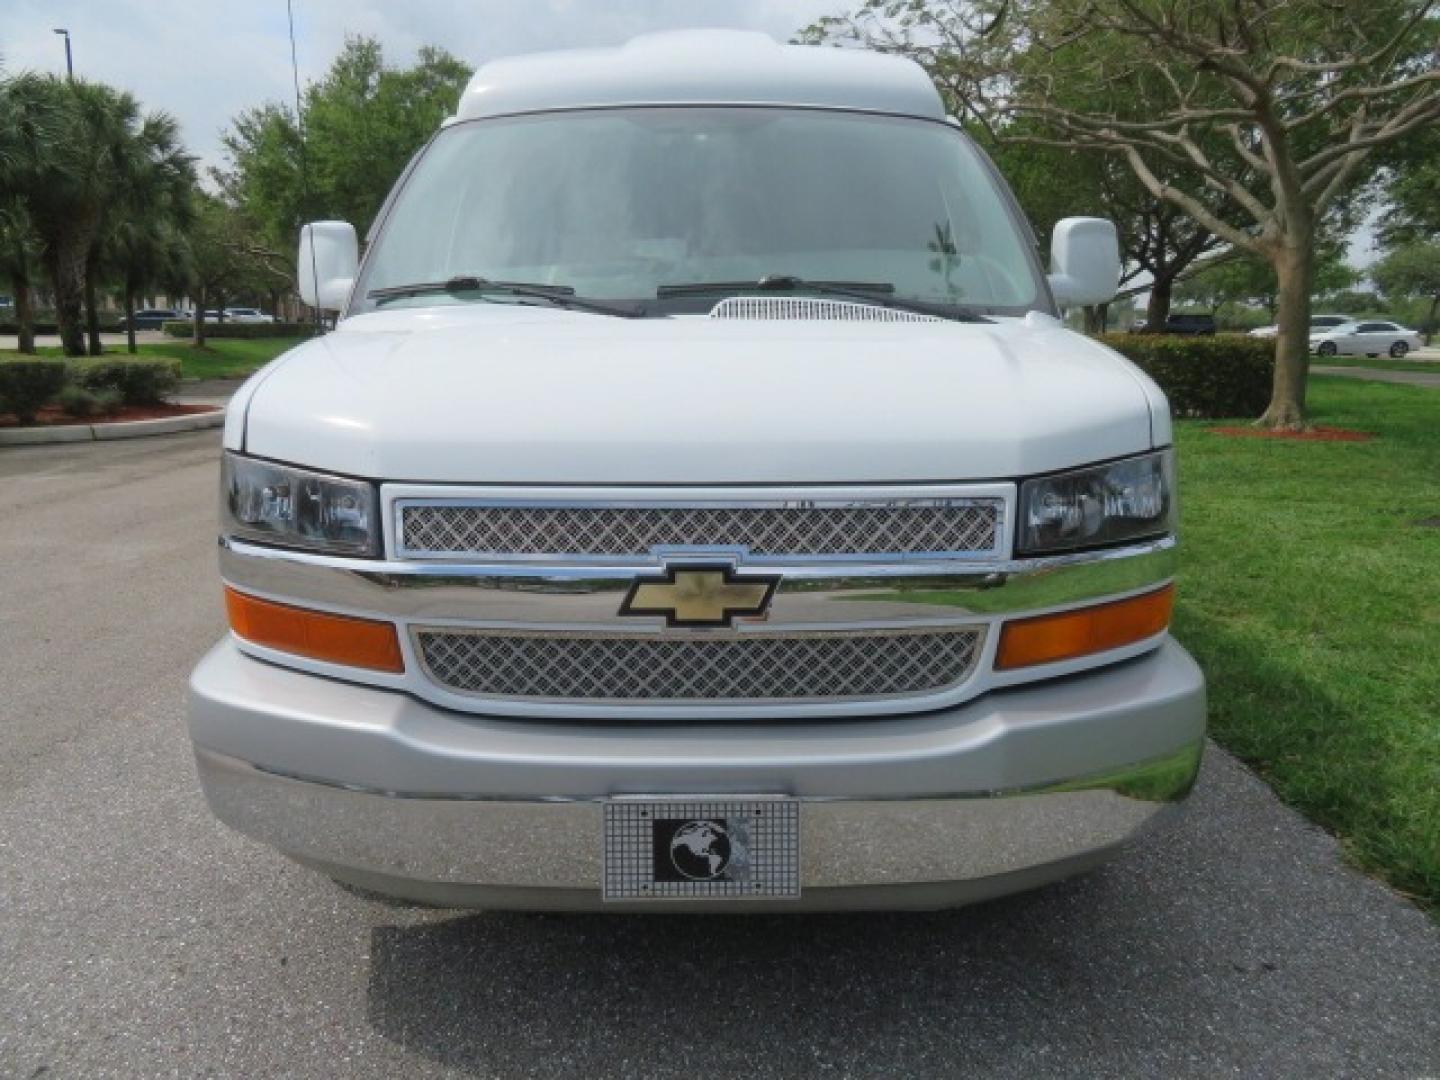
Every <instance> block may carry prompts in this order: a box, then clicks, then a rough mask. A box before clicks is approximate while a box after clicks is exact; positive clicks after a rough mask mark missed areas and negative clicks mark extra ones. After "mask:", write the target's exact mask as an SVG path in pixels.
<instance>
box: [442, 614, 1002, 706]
mask: <svg viewBox="0 0 1440 1080" xmlns="http://www.w3.org/2000/svg"><path fill="white" fill-rule="evenodd" d="M415 636H416V641H417V643H418V645H419V652H420V655H421V658H422V659H423V661H424V665H425V669H426V672H427V673H428V674H429V676H430V678H431V679H433V680H434V681H435V682H437V683H439V684H440V685H441V686H444V687H446V688H447V689H450V690H454V691H458V692H460V693H462V694H474V695H483V696H486V697H502V698H511V699H515V698H519V699H530V700H547V701H571V702H575V701H588V702H641V703H651V704H657V703H664V702H712V703H724V702H735V703H744V702H756V701H798V700H807V699H808V700H817V699H818V700H827V701H833V700H836V699H855V698H873V697H898V696H902V695H910V694H921V693H927V692H928V693H933V692H935V691H938V690H940V689H943V688H946V687H949V686H953V685H955V684H957V683H959V682H961V681H963V680H964V679H965V678H967V677H968V676H969V674H970V671H971V669H972V668H973V667H974V665H975V661H976V658H977V657H978V655H979V651H980V640H981V631H980V630H979V629H978V628H975V627H958V628H957V627H944V628H938V629H937V628H933V627H930V628H923V629H903V630H875V631H846V632H816V633H796V634H793V635H791V634H787V635H785V636H779V635H761V634H749V635H729V636H716V637H709V636H705V637H694V638H646V637H630V636H622V635H618V634H608V635H607V634H588V635H587V634H577V633H569V632H562V631H553V632H545V631H534V632H531V631H524V632H512V631H496V630H463V629H422V630H418V631H417V632H416V635H415Z"/></svg>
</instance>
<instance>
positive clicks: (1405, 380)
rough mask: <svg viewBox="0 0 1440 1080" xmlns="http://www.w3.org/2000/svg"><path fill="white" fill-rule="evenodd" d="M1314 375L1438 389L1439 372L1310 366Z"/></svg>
mask: <svg viewBox="0 0 1440 1080" xmlns="http://www.w3.org/2000/svg"><path fill="white" fill-rule="evenodd" d="M1310 370H1311V371H1312V372H1314V373H1315V374H1316V375H1339V376H1340V377H1341V378H1343V379H1373V380H1375V381H1376V382H1388V383H1401V384H1402V385H1405V386H1430V387H1435V388H1437V389H1440V370H1437V369H1433V368H1432V369H1430V370H1428V371H1427V370H1420V371H1390V370H1387V369H1385V368H1361V367H1336V366H1335V365H1333V364H1311V365H1310Z"/></svg>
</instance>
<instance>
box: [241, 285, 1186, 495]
mask: <svg viewBox="0 0 1440 1080" xmlns="http://www.w3.org/2000/svg"><path fill="white" fill-rule="evenodd" d="M1152 412H1153V413H1154V414H1155V417H1154V422H1153V431H1152ZM231 413H232V415H231V417H230V422H229V424H228V425H227V429H226V444H227V445H228V446H231V447H232V448H241V446H242V444H243V448H244V449H245V450H246V452H248V453H251V454H256V455H260V456H262V457H269V458H274V459H277V460H281V461H287V462H291V463H295V464H301V465H307V466H310V467H313V468H316V469H322V470H328V471H334V472H340V473H347V474H351V475H356V476H365V477H373V478H376V479H388V480H410V481H435V482H468V483H567V484H572V483H573V484H602V483H615V484H652V483H653V484H700V483H718V484H726V483H827V482H850V483H854V482H885V481H890V482H897V481H947V480H978V479H999V478H1005V477H1014V476H1022V475H1027V474H1032V473H1040V472H1047V471H1052V470H1056V469H1062V468H1066V467H1069V466H1073V465H1077V464H1082V463H1085V462H1090V461H1098V460H1102V459H1105V458H1111V457H1119V456H1122V455H1125V454H1132V453H1137V452H1141V451H1144V450H1147V449H1149V448H1150V447H1151V446H1152V445H1160V444H1162V443H1164V442H1168V441H1169V426H1168V425H1169V419H1168V414H1167V413H1166V411H1165V404H1164V398H1163V396H1162V395H1161V394H1160V392H1159V390H1158V389H1156V388H1155V386H1154V384H1153V383H1151V382H1150V381H1149V379H1147V378H1146V377H1145V376H1144V375H1142V374H1141V373H1140V372H1139V371H1138V370H1137V369H1135V368H1134V367H1133V366H1132V365H1130V364H1129V363H1128V362H1127V361H1125V360H1123V359H1122V358H1121V357H1119V356H1118V355H1117V354H1115V353H1113V352H1111V351H1110V350H1108V349H1106V348H1104V347H1102V346H1100V345H1098V344H1096V343H1094V342H1092V341H1090V340H1088V339H1086V338H1084V337H1081V336H1080V335H1078V334H1074V333H1071V332H1069V331H1067V330H1065V329H1063V328H1062V327H1061V326H1060V325H1059V324H1058V323H1057V322H1056V321H1055V320H1054V319H1051V318H1049V317H1048V316H1043V315H1030V316H1028V317H1026V318H1025V319H1012V320H997V321H995V322H992V323H983V324H982V323H977V324H970V323H956V322H936V323H930V322H923V323H858V322H856V323H847V322H783V321H741V320H734V321H732V320H724V319H711V318H706V317H704V316H693V317H676V318H670V319H616V318H610V317H606V316H598V315H590V314H585V313H580V312H567V311H559V310H552V309H546V308H538V307H522V306H517V305H508V304H506V305H501V304H495V305H473V306H468V305H467V306H465V307H458V306H457V307H453V308H452V307H444V308H428V309H409V310H396V311H390V312H383V313H375V314H369V315H362V316H357V317H355V318H352V319H348V320H346V321H344V322H343V323H342V324H341V327H340V329H338V330H337V331H336V332H334V333H331V334H328V335H326V336H325V337H323V338H320V339H317V340H315V341H312V342H308V343H306V344H305V345H302V346H300V347H299V348H297V349H294V350H292V351H291V352H289V353H287V354H286V355H285V356H283V357H281V358H280V359H278V360H277V361H275V362H274V363H273V364H271V365H270V366H269V367H267V368H265V369H264V370H262V371H261V372H259V373H257V375H256V376H255V377H254V378H253V379H252V380H251V383H250V384H247V386H246V387H245V388H244V389H243V390H242V392H241V393H240V394H237V395H236V399H235V401H234V402H233V403H232V410H231Z"/></svg>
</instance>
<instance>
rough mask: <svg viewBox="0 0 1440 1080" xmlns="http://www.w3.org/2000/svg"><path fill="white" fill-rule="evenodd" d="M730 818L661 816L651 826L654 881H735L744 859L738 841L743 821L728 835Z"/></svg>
mask: <svg viewBox="0 0 1440 1080" xmlns="http://www.w3.org/2000/svg"><path fill="white" fill-rule="evenodd" d="M728 826H729V822H728V821H726V820H720V819H716V818H702V819H699V820H691V821H686V820H683V819H676V818H662V819H659V820H657V821H656V822H655V824H654V826H653V831H654V837H655V847H654V852H655V880H656V881H734V880H737V879H738V878H739V877H740V876H742V875H741V874H739V873H736V871H740V870H741V869H742V868H743V867H744V866H745V865H746V863H747V860H746V858H745V847H744V844H743V843H741V842H737V841H739V840H740V839H741V837H742V836H743V834H744V832H745V830H744V824H743V822H742V823H740V828H739V829H736V830H735V832H736V834H737V835H736V837H735V838H734V839H732V838H731V829H730V827H728Z"/></svg>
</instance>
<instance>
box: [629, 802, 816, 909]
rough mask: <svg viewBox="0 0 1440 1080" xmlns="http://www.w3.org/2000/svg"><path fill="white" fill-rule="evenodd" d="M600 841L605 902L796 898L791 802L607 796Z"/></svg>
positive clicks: (796, 839)
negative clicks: (602, 855) (603, 869)
mask: <svg viewBox="0 0 1440 1080" xmlns="http://www.w3.org/2000/svg"><path fill="white" fill-rule="evenodd" d="M604 840H605V848H604V855H605V858H604V868H605V872H604V887H603V889H602V895H603V897H604V898H605V899H606V900H697V899H717V898H718V899H725V898H739V897H742V896H766V897H775V896H799V895H800V804H799V802H797V801H796V800H794V799H787V798H780V797H776V798H751V799H663V798H621V799H611V800H610V801H608V802H606V804H605V838H604Z"/></svg>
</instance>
